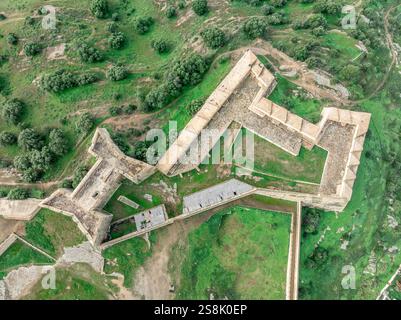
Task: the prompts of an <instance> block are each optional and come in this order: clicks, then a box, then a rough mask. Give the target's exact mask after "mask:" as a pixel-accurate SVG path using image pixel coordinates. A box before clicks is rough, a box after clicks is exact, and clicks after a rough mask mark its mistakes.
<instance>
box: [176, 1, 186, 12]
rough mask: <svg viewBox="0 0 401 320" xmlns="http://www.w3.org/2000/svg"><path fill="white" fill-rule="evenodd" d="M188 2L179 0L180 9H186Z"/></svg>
mask: <svg viewBox="0 0 401 320" xmlns="http://www.w3.org/2000/svg"><path fill="white" fill-rule="evenodd" d="M186 5H187V4H186V2H185V0H180V1H178V5H177V6H178V9H180V10H182V9H185V7H186Z"/></svg>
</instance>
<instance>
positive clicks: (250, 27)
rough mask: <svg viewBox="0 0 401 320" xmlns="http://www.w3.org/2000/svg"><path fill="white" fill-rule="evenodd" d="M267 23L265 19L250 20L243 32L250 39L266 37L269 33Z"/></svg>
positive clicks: (245, 24)
mask: <svg viewBox="0 0 401 320" xmlns="http://www.w3.org/2000/svg"><path fill="white" fill-rule="evenodd" d="M267 26H268V24H267V22H266V20H265V19H263V18H258V17H253V18H249V19H248V20H247V21H246V22H245V23H244V24H243V26H242V30H243V32H244V33H245V35H246V36H247V37H248V38H249V39H256V38H258V37H264V36H265V35H266V31H267Z"/></svg>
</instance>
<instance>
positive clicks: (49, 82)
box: [39, 69, 98, 93]
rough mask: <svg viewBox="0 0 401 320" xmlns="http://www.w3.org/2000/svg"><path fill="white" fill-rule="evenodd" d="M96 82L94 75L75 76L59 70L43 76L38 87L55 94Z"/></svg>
mask: <svg viewBox="0 0 401 320" xmlns="http://www.w3.org/2000/svg"><path fill="white" fill-rule="evenodd" d="M97 80H98V78H97V76H96V75H94V74H90V73H88V74H75V73H72V72H70V71H67V70H65V69H60V70H57V71H55V72H53V73H51V74H46V75H44V76H43V77H42V78H41V79H40V81H39V85H40V86H41V88H42V89H44V90H46V91H50V92H55V93H57V92H60V91H63V90H66V89H69V88H74V87H78V86H82V85H85V84H89V83H93V82H95V81H97Z"/></svg>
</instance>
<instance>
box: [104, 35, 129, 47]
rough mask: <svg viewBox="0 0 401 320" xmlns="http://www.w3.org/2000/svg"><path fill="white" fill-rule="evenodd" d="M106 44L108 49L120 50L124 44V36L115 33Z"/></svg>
mask: <svg viewBox="0 0 401 320" xmlns="http://www.w3.org/2000/svg"><path fill="white" fill-rule="evenodd" d="M108 42H109V46H110V48H112V49H121V48H122V47H123V46H124V43H125V36H124V34H123V33H122V32H115V33H113V34H112V35H111V36H110V38H109V40H108Z"/></svg>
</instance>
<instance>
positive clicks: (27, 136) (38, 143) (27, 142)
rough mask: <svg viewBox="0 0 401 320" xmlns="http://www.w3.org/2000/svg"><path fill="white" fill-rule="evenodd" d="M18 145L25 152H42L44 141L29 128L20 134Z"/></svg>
mask: <svg viewBox="0 0 401 320" xmlns="http://www.w3.org/2000/svg"><path fill="white" fill-rule="evenodd" d="M18 145H19V146H20V147H21V148H22V149H23V150H25V151H29V150H40V149H41V148H42V146H43V140H42V137H41V136H40V135H39V134H38V133H37V132H36V131H35V130H34V129H29V128H28V129H24V130H22V131H21V132H20V134H19V136H18Z"/></svg>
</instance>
